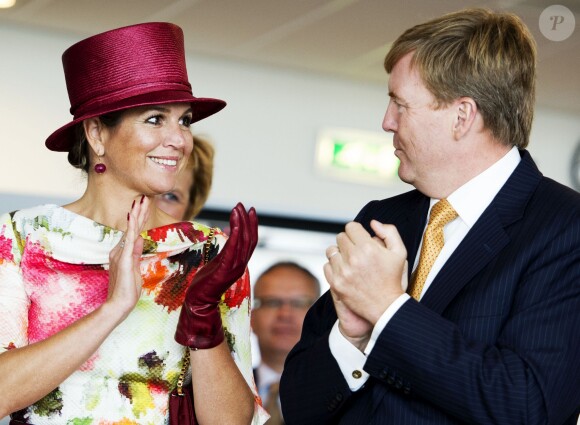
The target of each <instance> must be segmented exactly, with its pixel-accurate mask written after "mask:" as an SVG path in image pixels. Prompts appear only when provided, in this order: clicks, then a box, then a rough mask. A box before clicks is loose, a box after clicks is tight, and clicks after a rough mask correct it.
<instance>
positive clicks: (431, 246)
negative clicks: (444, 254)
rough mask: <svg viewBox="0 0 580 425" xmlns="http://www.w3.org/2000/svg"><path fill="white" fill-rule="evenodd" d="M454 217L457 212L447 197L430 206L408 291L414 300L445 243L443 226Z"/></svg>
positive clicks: (421, 289)
mask: <svg viewBox="0 0 580 425" xmlns="http://www.w3.org/2000/svg"><path fill="white" fill-rule="evenodd" d="M456 217H457V212H456V211H455V210H454V209H453V207H452V206H451V204H450V203H449V202H448V201H447V199H441V200H440V201H439V202H437V203H436V204H435V205H433V208H431V214H430V215H429V224H427V229H426V230H425V235H424V236H423V246H421V256H420V257H419V265H418V266H417V270H415V272H414V274H413V278H412V284H411V290H410V291H409V292H410V294H411V296H412V297H413V298H415V299H416V300H419V298H420V297H421V292H422V291H423V285H425V280H427V275H428V274H429V271H430V270H431V267H433V263H434V262H435V260H436V259H437V256H438V255H439V253H440V252H441V250H442V249H443V245H444V244H445V240H444V237H443V228H444V227H445V225H446V224H447V223H449V222H450V221H451V220H453V219H454V218H456Z"/></svg>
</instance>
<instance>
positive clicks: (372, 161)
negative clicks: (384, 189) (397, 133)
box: [316, 129, 399, 185]
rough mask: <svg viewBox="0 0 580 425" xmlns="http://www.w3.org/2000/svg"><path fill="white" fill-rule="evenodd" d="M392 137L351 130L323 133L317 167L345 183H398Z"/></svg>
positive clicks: (320, 139)
mask: <svg viewBox="0 0 580 425" xmlns="http://www.w3.org/2000/svg"><path fill="white" fill-rule="evenodd" d="M398 167H399V160H398V159H397V157H395V155H394V148H393V142H392V135H391V134H388V133H378V132H377V133H375V132H368V131H361V130H352V129H329V130H324V131H322V132H321V133H320V135H319V138H318V141H317V149H316V168H317V170H318V171H319V172H321V173H322V174H325V175H327V176H329V177H334V178H336V179H339V180H343V181H345V180H346V181H351V182H356V183H370V184H379V185H385V184H389V183H392V182H393V181H396V180H398V177H397V169H398Z"/></svg>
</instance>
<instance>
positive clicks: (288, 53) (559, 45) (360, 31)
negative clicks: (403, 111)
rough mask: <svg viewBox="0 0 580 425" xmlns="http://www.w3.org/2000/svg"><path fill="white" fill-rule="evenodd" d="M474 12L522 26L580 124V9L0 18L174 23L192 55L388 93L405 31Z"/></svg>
mask: <svg viewBox="0 0 580 425" xmlns="http://www.w3.org/2000/svg"><path fill="white" fill-rule="evenodd" d="M554 3H556V4H560V5H563V6H566V7H567V8H568V9H570V10H571V11H572V12H573V14H574V15H575V20H576V24H575V31H574V32H573V33H572V35H571V36H570V37H568V38H567V39H565V40H563V41H550V40H548V39H547V38H546V37H544V36H543V35H542V33H541V32H540V25H539V19H540V14H541V13H542V11H543V10H544V9H545V8H546V7H548V6H550V5H552V4H554ZM469 6H480V7H488V8H492V9H495V10H509V11H513V12H515V13H516V14H517V15H519V16H520V17H522V18H523V20H524V21H525V22H526V23H527V25H528V26H529V28H530V30H531V31H532V33H533V34H534V37H535V38H536V41H537V43H538V53H539V58H538V59H539V60H538V97H537V101H538V106H541V107H548V108H553V109H557V110H560V111H563V112H566V113H572V114H577V115H580V28H579V27H580V0H479V1H471V0H17V4H16V6H15V7H13V8H12V9H0V25H1V24H2V22H7V23H11V24H13V25H14V24H22V25H26V26H29V27H37V28H43V29H49V30H55V31H60V32H67V33H73V34H78V36H79V38H81V37H85V36H88V35H92V34H95V33H97V32H101V31H105V30H108V29H112V28H116V27H121V26H124V25H130V24H134V23H137V22H147V21H170V22H174V23H176V24H178V25H179V26H181V27H182V28H183V30H184V33H185V37H186V41H185V45H186V48H187V49H188V50H189V51H190V52H192V53H197V54H200V53H201V54H205V55H211V56H219V57H222V58H229V59H234V60H242V61H249V62H253V63H260V64H264V65H270V66H273V67H284V68H293V69H299V70H304V71H310V72H317V73H322V74H327V75H333V76H338V77H344V78H348V79H355V80H359V81H367V82H374V83H381V84H384V83H385V82H386V75H385V72H384V70H383V65H382V63H383V58H384V56H385V53H386V51H387V49H388V46H389V45H390V43H392V42H393V40H394V39H395V38H396V37H397V36H398V35H399V34H400V33H401V32H402V31H404V30H405V29H407V28H408V27H410V26H412V25H415V24H417V23H420V22H422V21H425V20H427V19H430V18H432V17H436V16H438V15H441V14H443V13H446V12H450V11H454V10H458V9H461V8H464V7H469ZM568 22H570V20H568Z"/></svg>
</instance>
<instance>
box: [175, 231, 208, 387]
mask: <svg viewBox="0 0 580 425" xmlns="http://www.w3.org/2000/svg"><path fill="white" fill-rule="evenodd" d="M214 235H215V228H213V227H211V228H210V229H209V234H208V235H207V239H206V241H205V244H204V245H203V265H206V264H207V263H208V262H209V251H210V249H211V243H212V241H213V237H214ZM189 363H190V357H189V348H187V347H186V349H185V354H184V355H183V363H182V365H181V373H180V374H179V378H178V379H177V395H180V396H183V381H184V380H185V375H186V374H187V369H189Z"/></svg>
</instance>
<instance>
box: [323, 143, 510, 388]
mask: <svg viewBox="0 0 580 425" xmlns="http://www.w3.org/2000/svg"><path fill="white" fill-rule="evenodd" d="M520 160H521V157H520V154H519V152H518V149H517V148H516V147H515V146H514V147H513V148H512V149H511V150H510V151H509V152H508V153H507V154H506V155H504V156H503V157H502V158H501V159H500V160H499V161H497V162H496V163H495V164H493V165H492V166H491V167H489V168H488V169H487V170H485V171H483V172H482V173H480V174H479V175H477V176H476V177H474V178H473V179H471V180H470V181H468V182H467V183H465V184H464V185H463V186H461V187H460V188H458V189H457V190H456V191H455V192H453V193H452V194H451V195H449V196H448V197H447V200H448V201H449V203H450V204H451V206H452V207H453V208H454V209H455V211H457V214H458V217H457V218H456V219H454V220H453V221H451V222H450V223H448V224H447V225H446V226H445V227H444V229H443V234H444V238H445V245H444V246H443V249H442V250H441V252H440V253H439V256H438V257H437V259H436V260H435V263H434V264H433V267H431V270H430V272H429V275H428V276H427V280H426V281H425V285H424V286H423V291H422V292H421V297H423V295H424V294H425V292H426V291H427V290H428V289H429V286H431V283H432V282H433V279H434V278H435V276H436V275H437V273H439V270H441V268H442V267H443V265H444V264H445V262H446V261H447V260H448V259H449V257H451V254H453V252H454V251H455V249H456V248H457V247H458V246H459V244H460V243H461V241H462V240H463V238H464V237H465V235H466V234H467V232H469V230H470V229H471V228H472V227H473V225H474V224H475V222H476V221H477V220H478V219H479V217H480V216H481V215H482V214H483V212H484V211H485V209H486V208H487V207H488V206H489V204H491V202H492V200H493V198H495V196H496V195H497V193H498V192H499V191H500V189H501V188H502V187H503V185H504V184H505V182H506V181H507V179H508V178H509V176H510V175H511V174H512V173H513V172H514V170H515V169H516V167H517V166H518V164H519V162H520ZM438 201H439V199H433V198H432V199H431V202H430V205H429V211H427V217H429V214H430V212H431V208H432V207H433V205H435V203H437V202H438ZM427 221H428V220H427ZM425 227H427V225H426V224H425ZM422 243H423V242H422V241H421V244H422ZM417 252H419V253H420V252H421V246H419V250H418V251H417ZM418 264H419V255H417V257H416V258H415V264H413V270H415V268H416V267H417V265H418ZM409 299H410V296H409V295H408V294H402V295H401V296H400V297H399V298H397V299H396V300H395V302H393V303H392V304H391V305H390V306H389V307H388V308H387V309H386V310H385V312H384V313H383V314H382V316H381V317H380V319H379V320H378V321H377V323H376V324H375V326H374V328H373V332H372V334H371V338H370V341H369V343H368V345H367V347H366V348H365V350H364V353H362V352H361V351H359V350H358V349H357V348H356V347H355V346H354V345H352V344H351V343H350V342H349V341H348V340H347V339H346V338H345V337H344V336H343V335H342V334H341V333H340V330H339V328H338V320H337V321H336V323H335V324H334V326H333V328H332V330H331V332H330V336H329V344H330V351H331V353H332V355H333V356H334V358H335V359H336V361H337V362H338V365H339V367H340V370H341V371H342V373H343V375H344V377H345V379H346V381H347V383H348V385H349V387H350V389H351V390H352V391H356V390H358V389H360V388H361V387H362V386H363V384H364V383H365V382H366V381H367V380H368V378H369V375H368V373H366V372H364V370H363V366H364V364H365V362H366V356H367V355H368V354H369V353H370V352H371V351H372V349H373V347H374V345H375V342H376V341H377V338H378V337H379V335H380V334H381V332H382V331H383V329H384V328H385V326H387V323H388V322H389V320H390V319H391V318H392V317H393V316H394V315H395V313H396V312H397V311H398V310H399V308H400V307H401V306H402V305H403V304H404V303H405V302H407V301H408V300H409ZM359 372H360V373H359Z"/></svg>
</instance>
